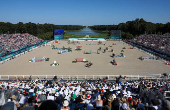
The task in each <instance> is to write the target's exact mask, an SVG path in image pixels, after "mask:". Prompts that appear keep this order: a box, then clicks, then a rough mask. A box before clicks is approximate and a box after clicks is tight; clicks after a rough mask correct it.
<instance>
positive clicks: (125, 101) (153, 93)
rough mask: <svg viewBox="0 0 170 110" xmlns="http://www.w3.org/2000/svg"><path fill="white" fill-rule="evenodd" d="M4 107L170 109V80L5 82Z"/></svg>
mask: <svg viewBox="0 0 170 110" xmlns="http://www.w3.org/2000/svg"><path fill="white" fill-rule="evenodd" d="M0 83H1V86H0V89H1V92H0V106H1V110H170V102H169V100H167V99H165V98H164V97H163V94H162V93H163V92H164V91H168V90H169V89H170V82H169V81H163V80H161V81H155V80H142V79H141V80H134V81H124V80H121V78H119V79H118V80H116V81H108V80H95V81H93V80H91V81H63V80H62V81H61V80H60V81H58V80H54V81H45V80H44V81H41V80H38V79H37V80H34V81H33V80H31V81H21V80H20V81H19V80H18V81H2V82H0Z"/></svg>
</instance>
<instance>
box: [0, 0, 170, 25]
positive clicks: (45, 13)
mask: <svg viewBox="0 0 170 110" xmlns="http://www.w3.org/2000/svg"><path fill="white" fill-rule="evenodd" d="M169 4H170V0H0V22H1V21H2V22H11V23H14V24H16V23H18V22H24V23H27V22H33V23H40V24H43V23H52V24H56V25H69V24H70V25H110V24H119V23H122V22H127V21H131V20H135V19H136V18H143V19H144V20H146V21H149V22H153V23H163V24H165V23H167V22H170V6H169Z"/></svg>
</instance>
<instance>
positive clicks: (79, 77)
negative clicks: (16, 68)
mask: <svg viewBox="0 0 170 110" xmlns="http://www.w3.org/2000/svg"><path fill="white" fill-rule="evenodd" d="M54 76H57V78H58V79H62V80H99V79H103V78H107V79H108V80H116V78H118V77H120V75H0V80H16V79H23V80H29V79H30V77H31V79H39V80H53V78H54ZM121 77H122V78H124V79H125V80H138V79H140V78H142V79H157V80H158V79H161V74H151V75H121Z"/></svg>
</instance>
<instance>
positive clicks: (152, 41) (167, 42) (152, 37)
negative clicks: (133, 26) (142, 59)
mask: <svg viewBox="0 0 170 110" xmlns="http://www.w3.org/2000/svg"><path fill="white" fill-rule="evenodd" d="M132 41H133V42H136V43H139V44H142V45H145V46H147V47H150V48H153V49H158V50H159V51H162V52H165V53H167V54H169V53H170V33H166V34H164V35H156V34H144V35H141V36H139V37H136V38H134V39H133V40H132Z"/></svg>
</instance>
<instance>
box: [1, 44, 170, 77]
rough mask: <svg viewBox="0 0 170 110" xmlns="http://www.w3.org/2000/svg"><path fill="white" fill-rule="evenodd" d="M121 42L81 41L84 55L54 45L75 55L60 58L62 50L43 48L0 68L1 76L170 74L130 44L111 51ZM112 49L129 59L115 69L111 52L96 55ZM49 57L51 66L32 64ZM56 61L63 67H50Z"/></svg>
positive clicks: (163, 65) (65, 55)
mask: <svg viewBox="0 0 170 110" xmlns="http://www.w3.org/2000/svg"><path fill="white" fill-rule="evenodd" d="M118 42H119V41H105V43H106V45H86V44H89V43H93V44H97V42H95V41H93V42H92V41H91V42H90V41H81V42H80V46H82V50H81V51H75V50H74V49H75V48H76V46H77V45H73V44H67V41H60V44H56V43H55V44H54V45H55V46H57V47H58V48H62V47H63V46H65V47H71V48H72V50H73V51H72V52H68V53H63V54H57V52H58V50H53V49H52V47H50V46H42V47H40V48H38V49H35V50H33V51H31V52H28V53H27V54H25V55H22V56H20V57H18V58H15V59H13V60H10V61H8V62H6V63H5V64H2V65H0V74H1V75H138V74H139V75H149V74H162V73H164V72H166V73H169V72H170V66H167V65H165V63H163V62H161V61H156V60H149V59H148V60H144V61H140V60H138V58H139V57H140V56H142V55H145V56H146V55H147V54H145V53H143V52H140V51H139V50H137V49H129V48H130V46H128V45H127V44H117V45H113V46H112V47H108V46H109V45H112V44H113V43H118ZM99 47H102V49H104V48H106V47H108V48H109V50H111V49H113V50H114V53H115V54H116V55H119V54H120V53H121V50H122V48H123V47H126V48H127V49H124V55H125V56H126V57H125V58H115V59H116V61H117V63H118V65H117V66H114V65H112V64H111V63H110V61H112V60H113V58H111V57H110V55H112V53H111V52H108V51H106V53H102V51H99V52H100V54H96V51H97V49H99ZM90 50H91V51H92V52H94V50H95V52H94V53H92V54H84V51H86V52H90ZM34 56H35V57H43V56H46V57H47V58H50V61H47V62H35V63H29V62H28V61H29V60H30V59H31V58H33V57H34ZM76 58H86V59H87V60H88V61H90V62H92V63H93V65H92V66H91V67H90V68H87V67H85V63H82V62H80V63H72V61H73V60H75V59H76ZM53 61H57V63H59V64H60V65H59V66H56V67H52V66H50V64H51V63H53Z"/></svg>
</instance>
